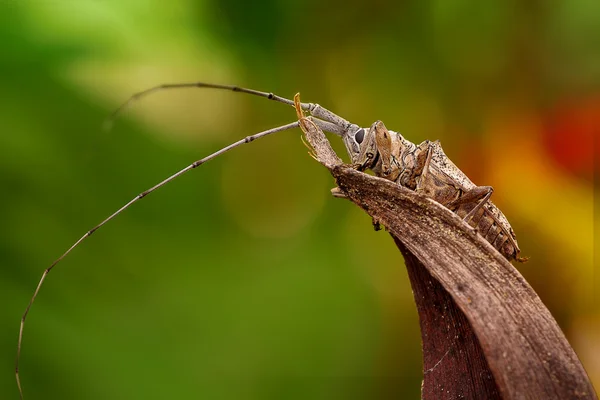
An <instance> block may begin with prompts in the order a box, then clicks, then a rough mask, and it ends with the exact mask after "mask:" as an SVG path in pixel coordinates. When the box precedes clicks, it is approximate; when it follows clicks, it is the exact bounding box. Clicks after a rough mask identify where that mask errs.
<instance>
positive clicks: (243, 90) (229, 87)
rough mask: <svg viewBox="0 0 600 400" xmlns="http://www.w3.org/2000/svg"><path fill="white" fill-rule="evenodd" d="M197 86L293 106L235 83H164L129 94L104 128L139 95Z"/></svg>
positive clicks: (137, 98)
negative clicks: (249, 95) (244, 94)
mask: <svg viewBox="0 0 600 400" xmlns="http://www.w3.org/2000/svg"><path fill="white" fill-rule="evenodd" d="M197 88H206V89H219V90H230V91H232V92H240V93H246V94H251V95H253V96H259V97H264V98H266V99H269V100H274V101H276V102H278V103H283V104H287V105H288V106H292V107H293V106H294V101H293V100H290V99H286V98H285V97H281V96H277V95H276V94H273V93H269V92H261V91H260V90H254V89H246V88H243V87H239V86H235V85H219V84H215V83H205V82H184V83H165V84H162V85H158V86H154V87H151V88H149V89H145V90H142V91H141V92H137V93H134V94H133V95H131V97H129V98H128V99H127V100H126V101H125V102H124V103H123V104H121V105H120V106H119V108H117V109H116V110H115V111H113V113H112V114H111V115H109V116H108V118H106V120H105V121H104V129H105V130H110V129H111V128H112V126H113V123H114V121H115V119H116V118H117V117H118V116H119V115H121V114H122V113H123V112H124V111H125V110H126V109H127V108H129V106H130V105H131V103H133V102H135V101H136V100H139V99H140V98H141V97H145V96H147V95H150V94H152V93H154V92H161V91H163V90H169V89H197ZM310 106H311V105H310V104H308V103H304V104H302V109H304V110H309V109H310Z"/></svg>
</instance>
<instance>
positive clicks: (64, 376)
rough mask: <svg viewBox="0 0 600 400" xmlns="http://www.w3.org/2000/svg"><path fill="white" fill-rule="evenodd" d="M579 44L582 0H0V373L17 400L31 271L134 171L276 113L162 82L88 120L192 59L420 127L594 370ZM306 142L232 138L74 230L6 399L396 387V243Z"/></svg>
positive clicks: (172, 78) (191, 70) (284, 137)
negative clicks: (499, 224)
mask: <svg viewBox="0 0 600 400" xmlns="http://www.w3.org/2000/svg"><path fill="white" fill-rule="evenodd" d="M599 48H600V6H599V5H598V3H597V1H593V0H575V1H569V2H559V1H546V2H536V1H524V2H517V1H499V0H493V1H488V2H478V1H474V0H460V1H445V0H437V1H404V2H392V1H372V2H369V3H366V2H365V3H364V4H360V3H355V4H353V3H348V2H342V1H332V2H328V3H326V4H324V3H322V2H317V1H314V0H309V1H302V2H276V1H273V0H269V1H263V2H244V1H239V2H236V1H204V2H194V1H191V0H171V1H169V2H164V1H161V0H152V1H144V2H140V1H133V0H127V1H124V0H120V1H116V0H115V1H91V0H84V1H76V2H75V1H64V0H63V1H41V0H30V1H10V0H3V1H0V50H1V51H0V88H1V91H2V93H1V94H0V122H1V126H2V133H1V134H0V193H1V194H2V196H0V221H1V223H0V226H1V227H2V229H0V235H1V238H0V272H1V275H0V300H1V304H3V307H1V308H0V310H1V311H0V312H1V313H0V317H1V321H2V325H1V326H2V330H1V331H0V340H1V342H0V348H1V354H2V355H3V357H2V359H3V360H4V361H3V362H2V364H1V366H2V367H1V368H0V392H1V393H4V395H3V397H4V398H17V396H18V394H17V388H16V384H15V381H14V373H13V368H14V356H15V354H16V344H17V334H18V327H19V318H20V316H21V314H22V312H23V310H24V309H25V306H26V305H27V302H28V300H29V298H30V297H31V294H32V293H33V290H34V288H35V285H36V284H37V282H38V279H39V277H40V276H41V273H42V271H43V270H44V268H46V267H47V266H49V265H50V263H51V262H52V261H53V260H54V259H55V258H57V257H58V256H59V255H60V254H61V253H62V252H63V251H64V250H66V249H67V248H68V247H69V246H70V245H71V244H72V243H73V242H74V241H75V240H77V239H78V238H79V237H80V236H81V235H82V234H83V233H84V232H85V231H87V230H88V229H90V228H91V227H92V226H94V225H95V224H97V223H98V222H100V221H101V220H102V219H103V218H105V217H106V216H108V215H109V214H110V213H112V212H113V211H114V210H116V209H117V208H119V207H120V206H122V205H123V204H125V203H126V202H127V201H128V200H130V199H131V198H133V197H134V196H135V195H136V194H138V193H139V192H141V191H143V190H145V189H147V188H148V187H150V186H152V185H154V184H155V183H157V182H158V181H160V180H162V179H163V178H165V177H167V176H168V175H170V174H172V173H173V172H175V171H177V170H178V169H180V168H183V167H184V166H186V165H188V164H189V163H191V162H192V161H194V160H196V159H199V158H201V157H203V156H205V155H207V154H209V153H211V152H213V151H215V150H217V149H219V148H221V147H223V146H225V145H226V144H228V143H230V142H233V141H235V140H238V139H240V138H242V137H244V136H247V135H249V134H252V133H256V132H258V131H260V130H264V129H268V128H271V127H274V126H277V125H281V124H285V123H288V122H291V121H293V120H294V118H295V113H294V111H293V109H291V108H288V107H285V106H284V105H281V104H275V103H273V102H268V101H266V100H263V99H259V98H252V97H249V96H244V95H242V94H235V93H225V92H224V93H220V92H216V91H209V90H180V91H171V92H168V93H167V92H163V93H159V94H155V95H153V96H151V97H149V98H146V99H144V100H141V101H139V102H138V103H136V104H134V105H133V106H132V107H131V109H129V110H128V111H127V113H126V114H125V115H124V116H123V117H122V118H120V119H119V120H118V121H117V122H116V124H115V126H114V128H113V130H112V131H110V132H103V131H102V122H103V120H104V118H105V117H106V116H107V115H109V113H110V112H111V111H113V110H114V109H115V108H116V107H117V106H118V105H119V104H120V103H121V102H122V101H124V100H125V99H126V98H127V97H128V96H129V95H131V94H132V93H134V92H136V91H139V90H141V89H145V88H148V87H150V86H154V85H156V84H159V83H165V82H182V81H196V80H201V81H207V82H215V83H226V84H237V85H241V86H247V87H251V88H254V89H259V90H265V91H271V92H275V93H277V94H279V95H282V96H286V97H289V98H291V97H293V95H294V94H295V93H296V92H301V94H302V99H303V100H304V101H309V102H317V103H319V104H321V105H323V106H325V107H327V108H329V109H331V110H332V111H334V112H336V113H338V114H339V115H341V116H343V117H345V118H347V119H349V120H350V121H352V122H355V123H358V124H360V125H362V126H369V125H370V124H371V123H372V122H373V121H375V120H377V119H381V120H383V121H384V122H385V123H386V125H387V126H388V128H390V129H392V130H396V131H399V132H401V133H402V134H403V135H404V136H405V137H407V138H408V139H409V140H411V141H413V142H416V143H420V142H421V141H423V140H425V139H429V140H438V139H439V140H441V142H442V144H443V146H444V149H445V150H446V153H447V154H448V156H449V157H450V158H451V159H452V160H454V162H455V163H456V164H457V165H458V166H459V167H460V168H461V169H463V171H465V172H466V173H467V174H468V175H469V176H470V177H471V178H472V180H473V181H474V182H475V183H477V184H481V185H492V186H493V187H494V188H495V192H494V195H493V201H494V202H495V203H496V204H497V205H498V206H499V207H501V209H502V210H503V211H504V213H505V214H506V216H507V217H508V219H509V220H510V221H511V224H512V226H513V228H514V230H515V232H516V234H517V238H518V240H519V244H520V246H521V249H522V254H523V255H526V256H529V257H530V258H531V260H530V261H529V262H528V263H527V264H524V265H519V266H518V268H519V270H520V271H521V272H522V273H523V274H524V275H525V277H526V278H527V280H528V281H529V282H530V283H531V284H532V286H533V287H534V289H535V290H536V291H537V292H538V293H539V295H540V296H541V298H542V300H543V301H544V302H545V304H546V305H547V306H548V307H549V308H550V310H551V311H552V313H553V315H554V316H555V318H557V320H558V322H559V324H560V325H561V327H562V328H563V330H564V331H565V333H566V335H567V337H568V338H569V340H570V341H571V343H572V345H573V347H574V348H575V350H576V351H577V353H578V354H579V356H580V358H581V359H582V361H583V364H584V366H585V367H586V369H587V371H588V373H589V374H590V376H591V378H592V380H593V381H594V382H595V385H596V386H597V387H598V386H599V385H600V291H599V288H600V284H599V282H600V270H598V269H597V268H596V269H595V265H594V261H596V262H597V259H594V243H595V242H594V235H593V233H594V226H596V227H597V226H599V224H600V220H599V218H598V216H597V214H594V199H595V198H594V193H595V190H596V191H597V188H596V189H594V185H593V174H594V163H593V160H594V157H597V156H598V148H597V147H596V148H595V147H594V146H593V143H594V140H593V139H594V136H595V135H598V132H599V128H598V127H599V126H600V123H599V115H600V86H599V84H600V52H599V51H598V49H599ZM331 139H332V141H333V142H334V144H336V149H338V150H339V151H340V154H342V152H343V147H342V146H341V143H340V141H339V139H336V138H334V137H332V138H331ZM306 152H307V151H306V148H305V147H304V146H303V145H302V143H301V141H300V131H299V130H294V131H288V132H285V133H280V134H277V135H274V136H271V137H268V138H265V139H262V140H260V141H257V142H254V143H252V144H250V145H246V146H243V147H241V148H238V149H236V150H233V151H232V152H230V153H228V154H227V155H225V156H223V157H220V158H217V159H215V160H214V161H211V162H210V163H207V164H205V165H203V166H202V167H200V168H198V169H197V170H195V171H194V172H191V173H190V174H189V175H186V176H184V177H182V178H180V179H178V180H177V181H175V182H174V183H172V184H170V185H168V186H166V187H164V188H162V189H160V190H159V191H158V192H156V193H155V194H153V195H151V196H149V197H148V198H146V199H144V200H142V201H141V202H140V203H138V204H135V205H134V206H133V207H132V208H131V209H129V210H127V211H126V212H125V213H124V214H122V215H121V216H119V217H118V218H117V219H115V220H114V221H113V222H111V223H110V224H107V225H106V226H105V227H104V228H102V229H101V230H99V231H98V232H97V233H96V234H94V236H92V237H91V238H90V239H89V240H88V241H86V242H84V243H83V244H82V245H81V246H80V247H79V248H77V249H76V250H75V251H74V252H73V253H72V254H71V255H70V256H69V257H68V258H66V259H65V260H64V262H62V263H61V264H59V265H58V266H57V267H56V269H55V270H53V271H52V273H51V274H50V275H49V277H48V279H47V281H46V284H45V286H44V287H43V288H42V290H41V292H40V295H39V297H38V299H37V301H36V303H35V304H34V307H33V308H32V311H31V313H30V315H29V319H28V321H27V325H26V331H25V337H24V347H23V354H22V365H21V372H22V383H23V385H24V391H25V395H26V398H28V399H36V398H38V399H41V398H44V399H74V398H85V399H159V398H161V399H162V398H210V399H332V398H344V399H349V398H356V399H371V398H388V397H391V395H392V394H393V395H394V396H395V398H418V396H419V393H420V381H421V376H422V373H421V355H420V336H419V330H418V320H417V315H416V311H415V306H414V303H413V299H412V293H411V289H410V286H409V283H408V279H407V276H406V272H405V269H404V266H403V261H402V258H401V256H400V254H399V253H398V251H397V249H396V248H395V246H394V244H393V241H392V240H391V238H390V237H389V236H388V235H387V234H386V233H384V232H374V231H373V229H372V228H371V223H370V219H369V218H368V217H367V216H366V215H365V214H364V213H363V212H361V211H360V210H359V209H358V208H357V207H355V206H353V205H352V204H351V203H350V202H348V201H343V200H339V199H334V198H332V197H331V196H330V194H329V189H330V188H331V187H333V185H334V183H333V181H332V179H331V177H330V176H329V174H328V173H327V171H326V170H325V169H324V168H322V167H321V166H320V165H318V164H317V163H316V162H315V161H313V160H312V159H311V158H310V157H308V155H307V154H306ZM596 243H597V242H596ZM596 266H597V265H596Z"/></svg>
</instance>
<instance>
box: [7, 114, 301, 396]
mask: <svg viewBox="0 0 600 400" xmlns="http://www.w3.org/2000/svg"><path fill="white" fill-rule="evenodd" d="M292 104H293V103H292ZM299 126H300V125H299V121H296V122H292V123H290V124H287V125H282V126H279V127H277V128H272V129H269V130H266V131H263V132H260V133H257V134H254V135H251V136H246V137H245V138H244V139H241V140H238V141H237V142H234V143H232V144H230V145H229V146H226V147H223V148H222V149H220V150H218V151H216V152H214V153H212V154H211V155H209V156H206V157H204V158H202V159H200V160H198V161H194V162H193V163H191V164H190V165H188V166H187V167H185V168H183V169H182V170H179V171H178V172H176V173H174V174H173V175H171V176H169V177H168V178H166V179H164V180H163V181H162V182H160V183H158V184H156V185H154V186H152V187H151V188H150V189H147V190H145V191H143V192H142V193H140V194H138V195H137V196H135V197H134V198H133V199H131V200H130V201H129V202H128V203H127V204H125V205H124V206H123V207H121V208H119V209H118V210H117V211H115V212H114V213H112V214H111V215H110V216H109V217H108V218H106V219H105V220H103V221H102V222H100V223H99V224H98V225H96V226H95V227H93V228H92V229H90V230H89V231H87V232H86V233H85V234H84V235H83V236H82V237H80V238H79V240H77V241H76V242H75V243H73V245H71V247H69V249H68V250H67V251H65V252H64V253H63V254H62V255H61V256H60V257H58V258H57V259H56V261H54V262H53V263H52V264H51V265H50V266H49V267H48V268H46V269H45V270H44V273H43V274H42V277H41V278H40V281H39V283H38V285H37V287H36V288H35V292H33V296H32V297H31V300H29V304H28V305H27V308H25V312H24V313H23V316H22V317H21V325H20V328H19V342H18V344H17V359H16V362H15V376H16V378H17V386H18V387H19V396H20V398H21V400H22V399H23V389H22V387H21V379H20V378H19V360H20V359H21V346H22V344H23V328H24V326H25V320H26V319H27V314H29V309H30V308H31V305H32V304H33V302H34V301H35V299H36V297H37V295H38V292H39V291H40V288H41V287H42V284H43V283H44V280H45V279H46V276H48V273H50V271H51V270H52V268H54V266H55V265H56V264H58V263H59V262H61V261H62V259H63V258H65V257H66V256H67V254H69V253H70V252H71V251H73V249H74V248H76V247H77V246H79V244H80V243H81V242H83V241H84V240H85V239H87V238H88V237H90V236H91V235H92V233H94V232H96V231H97V230H98V229H99V228H100V227H102V225H104V224H106V223H107V222H108V221H110V220H111V219H113V218H115V217H116V216H117V215H119V214H121V213H122V212H123V211H125V210H126V209H127V208H129V206H131V205H132V204H133V203H135V202H137V201H138V200H140V199H142V198H144V197H146V196H147V195H149V194H150V193H152V192H154V191H155V190H156V189H158V188H160V187H162V186H164V185H166V184H167V183H169V182H171V181H172V180H174V179H176V178H178V177H179V176H181V175H183V174H185V173H186V172H188V171H191V170H192V169H194V168H196V167H199V166H200V165H202V164H204V163H205V162H207V161H209V160H212V159H213V158H215V157H218V156H220V155H221V154H223V153H225V152H227V151H229V150H231V149H233V148H234V147H238V146H240V145H242V144H245V143H250V142H252V141H254V140H256V139H260V138H262V137H265V136H267V135H270V134H272V133H277V132H282V131H286V130H289V129H293V128H297V127H299Z"/></svg>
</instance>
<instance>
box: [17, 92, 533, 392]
mask: <svg viewBox="0 0 600 400" xmlns="http://www.w3.org/2000/svg"><path fill="white" fill-rule="evenodd" d="M182 88H209V89H218V90H230V91H233V92H240V93H246V94H250V95H254V96H259V97H264V98H267V99H269V100H274V101H276V102H278V103H283V104H286V105H288V106H292V107H294V106H295V104H294V101H293V100H289V99H287V98H284V97H280V96H277V95H275V94H273V93H267V92H261V91H258V90H253V89H246V88H242V87H238V86H231V85H219V84H211V83H202V82H194V83H174V84H164V85H159V86H155V87H152V88H150V89H147V90H144V91H141V92H138V93H135V94H134V95H132V96H131V97H130V98H129V99H128V100H127V101H126V102H124V103H123V104H122V105H121V106H120V107H119V108H117V109H116V110H115V111H114V112H113V113H112V115H111V116H110V117H109V118H108V119H107V121H106V125H105V126H106V127H107V128H110V127H111V126H112V124H113V122H114V120H115V118H116V117H118V116H119V115H120V114H121V113H122V112H123V111H124V110H125V109H126V108H127V107H129V105H130V104H131V103H132V102H134V101H136V100H138V99H139V98H141V97H144V96H146V95H149V94H151V93H154V92H158V91H162V90H169V89H182ZM299 108H300V109H301V110H303V111H305V112H308V114H309V117H308V118H309V119H310V120H311V121H312V122H313V123H314V124H315V125H316V126H317V128H318V129H321V130H323V131H325V132H330V133H333V134H335V135H338V136H340V137H341V138H342V141H343V142H344V145H345V147H346V150H347V152H348V155H349V156H350V160H351V162H352V165H353V166H354V167H355V168H356V169H357V170H359V171H365V170H367V169H370V170H372V171H373V173H375V174H376V175H377V176H380V177H383V178H386V179H389V180H391V181H393V182H396V183H397V184H399V185H401V186H404V187H406V188H409V189H412V190H416V191H418V192H422V193H423V194H425V195H426V196H429V197H431V198H432V199H434V200H436V201H437V202H439V203H441V204H442V205H444V206H446V207H447V208H448V209H450V210H451V211H453V212H455V213H456V214H458V215H459V216H461V217H463V218H464V221H465V222H467V223H468V224H469V225H471V226H472V227H473V228H475V229H477V230H478V232H479V233H480V234H481V235H482V236H483V237H484V238H485V239H486V240H488V241H489V242H490V243H491V244H492V245H493V246H494V247H495V248H496V249H497V250H498V251H499V252H500V253H501V254H502V255H503V256H504V257H506V258H507V259H508V260H509V261H511V260H517V261H525V259H523V258H520V257H519V253H520V249H519V246H518V244H517V241H516V237H515V234H514V232H513V230H512V228H511V226H510V224H509V222H508V220H507V219H506V217H505V216H504V214H502V212H501V211H500V209H498V207H496V206H495V205H494V204H493V203H492V202H491V201H490V197H491V195H492V192H493V189H492V187H491V186H477V185H475V184H474V183H473V182H471V180H470V179H469V178H468V177H467V176H466V175H465V174H464V173H463V172H462V171H461V170H460V169H459V168H458V167H456V165H454V163H453V162H452V161H450V159H449V158H448V157H447V156H446V155H445V154H444V151H443V150H442V147H441V145H440V143H439V142H438V141H435V142H430V141H428V140H426V141H424V142H423V143H421V144H419V145H416V144H414V143H412V142H410V141H408V140H407V139H405V138H404V137H403V136H402V135H400V134H399V133H397V132H394V131H390V130H388V129H387V128H386V127H385V125H384V124H383V123H382V122H381V121H377V122H375V123H374V124H373V125H371V127H370V128H362V127H360V126H358V125H356V124H353V123H351V122H349V121H347V120H345V119H344V118H342V117H340V116H338V115H336V114H334V113H333V112H331V111H329V110H327V109H326V108H323V107H321V106H320V105H318V104H315V103H299ZM298 116H299V118H301V116H300V114H299V115H298ZM299 126H300V124H299V121H295V122H291V123H289V124H286V125H282V126H279V127H276V128H272V129H268V130H266V131H263V132H260V133H256V134H254V135H251V136H247V137H245V138H244V139H241V140H238V141H237V142H234V143H232V144H230V145H228V146H226V147H223V148H222V149H220V150H218V151H216V152H214V153H212V154H210V155H208V156H206V157H204V158H202V159H200V160H198V161H195V162H193V163H192V164H190V165H188V166H187V167H185V168H183V169H182V170H180V171H178V172H176V173H174V174H173V175H171V176H169V177H168V178H166V179H165V180H163V181H162V182H160V183H158V184H156V185H155V186H153V187H151V188H149V189H147V190H145V191H144V192H142V193H140V194H139V195H137V196H135V197H134V198H133V199H131V200H130V201H129V202H127V203H126V204H125V205H124V206H122V207H121V208H119V209H118V210H116V211H115V212H114V213H112V214H111V215H109V216H108V217H107V218H106V219H105V220H103V221H102V222H100V223H99V224H98V225H96V226H95V227H93V228H92V229H90V230H89V231H87V232H86V233H85V234H84V235H83V236H82V237H80V238H79V239H78V240H77V241H76V242H75V243H74V244H72V245H71V247H69V248H68V249H67V250H66V251H65V252H64V253H63V254H62V255H61V256H60V257H59V258H58V259H56V260H55V261H54V262H53V263H52V264H51V265H50V266H49V267H48V268H46V269H45V270H44V272H43V274H42V277H41V278H40V280H39V283H38V285H37V287H36V289H35V291H34V293H33V296H32V297H31V299H30V300H29V303H28V305H27V307H26V308H25V312H24V313H23V316H22V317H21V324H20V328H19V339H18V344H17V358H16V363H15V375H16V380H17V386H18V388H19V395H20V397H21V399H22V398H23V389H22V386H21V381H20V377H19V360H20V356H21V348H22V344H23V329H24V326H25V321H26V319H27V314H28V313H29V310H30V308H31V305H32V304H33V302H34V301H35V299H36V297H37V295H38V293H39V291H40V288H41V286H42V284H43V283H44V281H45V279H46V277H47V276H48V273H50V271H51V270H52V269H53V268H54V267H55V266H56V264H58V263H59V262H60V261H62V260H63V259H64V258H65V257H66V256H67V255H68V254H69V253H70V252H71V251H72V250H73V249H74V248H75V247H77V246H79V244H80V243H81V242H83V241H84V240H85V239H87V238H88V237H89V236H91V235H92V234H93V233H94V232H95V231H96V230H98V229H99V228H100V227H102V226H103V225H104V224H106V223H107V222H108V221H110V220H112V219H113V218H115V217H116V216H117V215H119V214H120V213H121V212H123V211H125V210H126V209H127V208H129V206H131V205H132V204H133V203H135V202H137V201H138V200H140V199H142V198H144V197H146V196H147V195H149V194H150V193H152V192H154V191H155V190H156V189H158V188H160V187H162V186H164V185H166V184H167V183H169V182H171V181H172V180H174V179H176V178H177V177H179V176H181V175H183V174H185V173H186V172H188V171H190V170H192V169H194V168H196V167H199V166H200V165H202V164H204V163H205V162H207V161H209V160H212V159H213V158H215V157H217V156H219V155H221V154H223V153H225V152H227V151H229V150H231V149H233V148H234V147H237V146H240V145H242V144H244V143H250V142H252V141H254V140H256V139H260V138H262V137H264V136H267V135H270V134H273V133H277V132H282V131H286V130H289V129H293V128H297V127H299ZM332 193H333V195H334V196H336V197H343V194H342V193H341V192H340V191H339V190H336V188H334V189H332Z"/></svg>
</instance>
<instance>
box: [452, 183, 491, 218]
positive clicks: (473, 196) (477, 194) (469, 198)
mask: <svg viewBox="0 0 600 400" xmlns="http://www.w3.org/2000/svg"><path fill="white" fill-rule="evenodd" d="M492 193H494V188H493V187H491V186H476V187H474V188H472V189H471V190H468V191H466V192H464V193H463V194H462V196H460V197H459V198H458V199H456V200H454V201H452V202H450V203H449V204H448V205H447V207H448V208H450V209H453V208H455V207H458V206H460V205H461V204H468V203H474V202H478V203H477V205H476V206H475V207H474V208H473V209H472V210H471V211H469V213H468V214H467V215H466V216H465V217H464V218H463V219H464V221H465V222H469V221H470V220H471V218H473V216H474V215H475V213H476V212H477V211H479V210H480V209H481V207H483V206H484V205H485V203H487V201H488V200H489V199H490V197H492Z"/></svg>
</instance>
